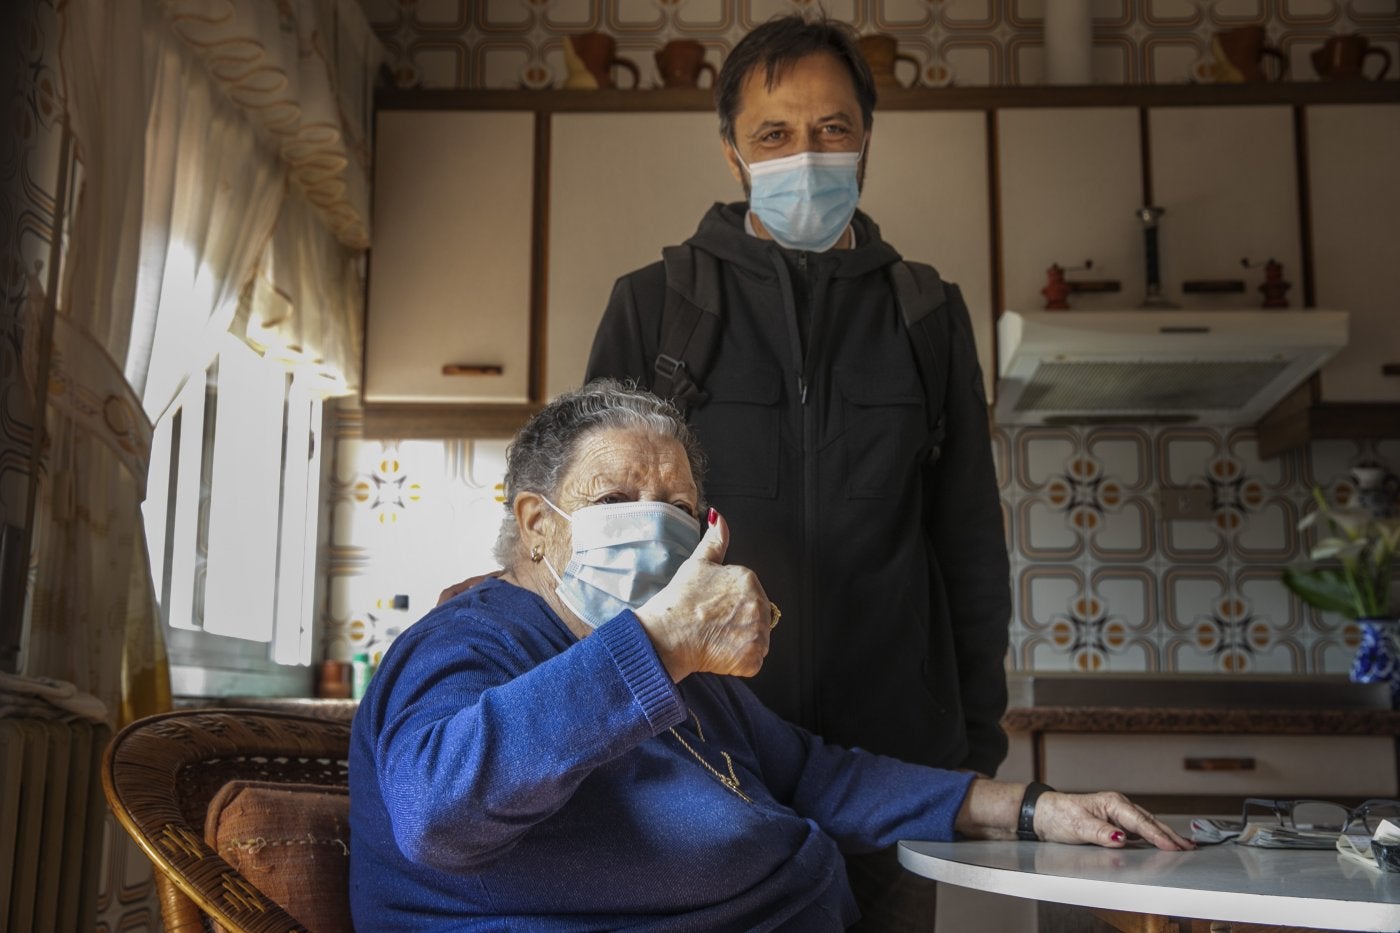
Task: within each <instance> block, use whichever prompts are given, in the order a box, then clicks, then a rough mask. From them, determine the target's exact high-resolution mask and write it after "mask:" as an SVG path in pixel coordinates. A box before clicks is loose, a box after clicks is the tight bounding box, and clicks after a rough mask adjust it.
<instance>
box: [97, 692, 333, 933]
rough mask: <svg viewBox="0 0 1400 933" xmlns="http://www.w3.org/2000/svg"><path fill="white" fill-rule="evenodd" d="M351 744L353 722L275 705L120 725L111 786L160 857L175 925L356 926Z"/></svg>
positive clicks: (121, 815)
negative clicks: (351, 886)
mask: <svg viewBox="0 0 1400 933" xmlns="http://www.w3.org/2000/svg"><path fill="white" fill-rule="evenodd" d="M349 751H350V725H349V723H347V722H336V721H328V720H324V719H315V718H310V717H306V716H301V715H296V714H291V713H283V712H274V711H268V710H245V709H216V710H215V709H202V710H187V711H178V712H173V713H162V714H160V715H156V716H151V717H148V718H146V719H142V720H140V721H138V722H135V723H132V724H131V725H129V726H127V727H126V728H125V729H123V730H122V731H121V732H120V733H118V734H117V736H116V737H115V738H114V739H113V740H112V742H111V744H110V745H109V746H108V747H107V752H106V755H105V756H104V757H103V762H102V786H103V790H104V791H105V792H106V795H107V802H108V804H109V805H110V806H111V808H112V811H113V813H114V814H115V815H116V817H117V820H118V822H120V823H121V825H122V827H123V828H124V829H125V830H126V831H127V832H128V833H129V834H130V835H131V836H132V838H133V839H135V840H136V842H137V844H138V845H140V847H141V849H142V850H143V851H144V852H145V853H146V855H147V857H149V858H150V860H151V862H152V863H153V864H154V865H155V867H156V869H157V871H156V884H157V887H158V890H159V894H160V901H161V915H162V919H163V920H164V923H165V929H166V930H167V931H168V933H193V931H197V930H206V929H210V928H211V927H210V924H211V923H212V924H213V927H212V928H213V929H223V930H228V931H235V933H239V931H248V933H263V931H267V933H271V931H277V933H286V931H290V930H301V931H306V930H311V931H321V930H327V929H336V928H338V927H341V926H343V927H344V928H346V929H348V917H349V898H348V885H347V880H346V878H347V872H348V865H349V857H348V856H349V850H348V841H349V828H348V823H346V822H345V818H346V815H347V814H348V808H349V797H348V773H349V772H348V767H347V761H346V759H347V758H348V756H349ZM231 782H232V783H231ZM231 793H232V798H236V800H235V801H234V802H232V803H228V804H227V805H225V804H221V803H220V801H221V800H223V801H227V800H230V799H231V798H230V795H231ZM240 795H241V796H240ZM250 799H253V800H260V801H263V802H264V803H265V801H266V800H268V799H272V800H274V801H278V800H280V801H281V802H280V803H275V804H274V806H273V807H272V808H271V809H269V808H268V807H267V806H265V805H259V806H250V805H248V801H249V800H250ZM211 804H212V806H211ZM230 814H235V816H234V817H232V818H231V819H232V822H231V823H230V822H228V820H229V819H230V816H229V815H230ZM310 814H316V816H314V817H313V816H310ZM313 818H314V819H318V820H319V822H318V823H316V824H315V827H316V828H315V829H314V830H313V829H312V828H311V824H309V823H308V822H307V820H308V819H313ZM221 821H222V822H221ZM224 827H231V831H232V832H234V833H235V834H236V835H235V836H234V837H232V838H231V840H229V841H226V839H227V837H225V836H224V835H223V828H224ZM216 830H217V831H218V833H219V834H218V835H217V837H212V834H214V833H215V832H216ZM225 856H229V858H228V859H226V858H225ZM308 866H310V867H309V870H308ZM239 867H241V868H242V869H243V870H242V871H240V870H239ZM289 869H290V870H289ZM255 880H256V881H257V882H258V883H255ZM289 884H290V885H291V886H292V889H291V890H290V891H289V890H287V887H288V885H289ZM274 889H276V891H274ZM279 898H280V900H279ZM327 908H329V909H327ZM313 914H314V915H315V916H313ZM337 917H338V918H340V919H338V920H337V919H336V918H337Z"/></svg>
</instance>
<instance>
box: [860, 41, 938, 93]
mask: <svg viewBox="0 0 1400 933" xmlns="http://www.w3.org/2000/svg"><path fill="white" fill-rule="evenodd" d="M857 42H858V43H859V45H860V52H861V54H862V55H864V56H865V61H866V63H867V64H868V65H870V73H871V75H872V76H873V77H874V78H875V86H876V87H904V83H903V82H902V81H900V80H899V78H898V77H897V76H896V75H895V72H894V69H895V65H896V64H898V63H899V62H909V63H910V64H912V65H913V66H914V74H915V75H916V76H917V75H918V74H919V71H920V70H921V69H922V68H923V65H922V63H920V61H919V60H918V59H917V58H915V57H914V56H912V55H903V54H901V53H900V51H899V40H898V39H896V38H895V37H894V36H887V35H884V34H882V33H875V34H873V35H869V36H861V37H860V39H859V40H857ZM916 80H917V78H916Z"/></svg>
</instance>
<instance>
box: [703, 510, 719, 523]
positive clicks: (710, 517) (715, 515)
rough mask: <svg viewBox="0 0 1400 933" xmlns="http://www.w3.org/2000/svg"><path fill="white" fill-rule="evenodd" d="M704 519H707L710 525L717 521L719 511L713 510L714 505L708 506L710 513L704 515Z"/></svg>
mask: <svg viewBox="0 0 1400 933" xmlns="http://www.w3.org/2000/svg"><path fill="white" fill-rule="evenodd" d="M706 519H707V520H708V521H709V523H710V524H711V525H713V524H714V523H715V522H717V521H719V513H718V512H716V511H715V507H714V506H710V514H709V515H707V516H706Z"/></svg>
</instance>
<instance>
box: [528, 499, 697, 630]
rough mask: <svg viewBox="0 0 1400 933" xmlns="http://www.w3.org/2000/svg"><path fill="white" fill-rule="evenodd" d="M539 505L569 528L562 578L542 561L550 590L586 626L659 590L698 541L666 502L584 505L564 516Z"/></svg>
mask: <svg viewBox="0 0 1400 933" xmlns="http://www.w3.org/2000/svg"><path fill="white" fill-rule="evenodd" d="M544 501H545V503H546V504H548V505H549V507H550V508H552V509H554V511H556V512H558V513H559V514H560V515H562V516H564V517H565V518H566V519H568V520H569V522H570V523H571V524H572V526H573V527H572V531H573V548H574V552H573V556H572V557H571V558H570V559H569V563H568V564H567V565H565V567H564V572H563V574H560V573H558V572H557V571H556V570H555V569H554V567H553V566H551V565H550V563H549V561H548V559H546V560H545V567H547V568H548V569H549V573H550V575H551V576H552V577H554V581H555V582H556V583H557V584H558V586H557V587H555V589H554V592H555V593H556V594H557V595H558V596H559V598H560V599H561V600H563V602H564V605H566V606H568V607H569V609H571V610H572V611H573V613H574V614H575V615H576V616H578V617H579V618H580V619H582V620H583V621H584V622H586V623H587V624H588V625H589V627H591V628H597V627H598V626H600V625H602V624H603V623H604V622H606V621H608V620H609V619H611V618H613V617H614V616H616V615H617V614H618V613H619V612H621V611H622V610H624V609H634V610H635V609H637V608H638V607H640V606H641V605H642V604H643V603H645V602H646V601H647V600H649V599H651V598H652V597H653V596H655V595H656V594H657V593H659V592H661V590H662V589H663V588H664V587H665V586H666V584H668V583H670V582H671V578H672V577H674V576H675V575H676V571H677V570H678V569H680V566H681V564H683V563H685V561H686V559H687V558H689V557H690V555H691V554H693V553H694V552H695V547H696V545H698V544H699V543H700V536H701V531H700V522H699V521H697V520H696V519H695V518H694V516H691V515H687V514H686V513H685V512H684V511H682V510H681V509H679V508H677V507H676V506H674V505H671V504H670V503H667V502H614V503H607V504H604V505H590V506H586V507H584V508H581V509H577V510H575V511H574V513H573V514H572V515H570V514H569V513H567V512H565V511H564V510H563V509H561V508H559V506H557V505H555V504H554V503H553V502H550V501H549V500H548V499H545V500H544Z"/></svg>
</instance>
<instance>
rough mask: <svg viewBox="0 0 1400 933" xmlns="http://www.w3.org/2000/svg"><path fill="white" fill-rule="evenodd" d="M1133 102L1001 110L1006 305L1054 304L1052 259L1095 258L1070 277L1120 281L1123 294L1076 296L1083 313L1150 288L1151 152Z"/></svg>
mask: <svg viewBox="0 0 1400 933" xmlns="http://www.w3.org/2000/svg"><path fill="white" fill-rule="evenodd" d="M1140 135H1141V134H1140V131H1139V120H1138V111H1137V110H1136V109H1135V108H1132V107H1113V108H1073V109H1061V108H1038V109H1007V110H1001V111H998V113H997V166H998V174H999V178H1000V198H999V200H1000V205H1001V242H1002V282H1003V295H1004V298H1005V304H1006V307H1007V308H1008V309H1010V310H1013V311H1037V310H1040V309H1042V308H1044V307H1045V301H1046V299H1045V296H1044V295H1043V294H1042V293H1041V289H1043V288H1044V287H1045V284H1046V281H1047V275H1046V273H1047V270H1048V269H1049V268H1050V266H1051V264H1052V263H1053V264H1058V265H1060V266H1061V267H1063V268H1070V267H1073V266H1080V265H1083V264H1084V262H1085V261H1086V260H1092V262H1093V268H1092V269H1089V270H1086V271H1083V272H1071V273H1068V274H1067V275H1066V278H1067V279H1069V280H1070V281H1073V280H1075V279H1096V280H1115V281H1117V282H1118V284H1119V291H1118V292H1099V293H1087V292H1085V293H1075V294H1071V295H1070V296H1069V299H1068V300H1069V305H1070V307H1071V308H1072V309H1074V310H1076V311H1094V310H1121V309H1123V308H1133V307H1136V306H1137V305H1138V304H1140V303H1141V302H1142V298H1143V295H1144V289H1145V283H1146V280H1145V276H1144V268H1145V265H1146V262H1145V259H1144V256H1145V253H1144V248H1143V237H1142V232H1141V231H1142V224H1141V223H1140V222H1139V220H1138V218H1137V211H1138V208H1140V207H1142V156H1141V146H1140V140H1139V137H1140Z"/></svg>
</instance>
